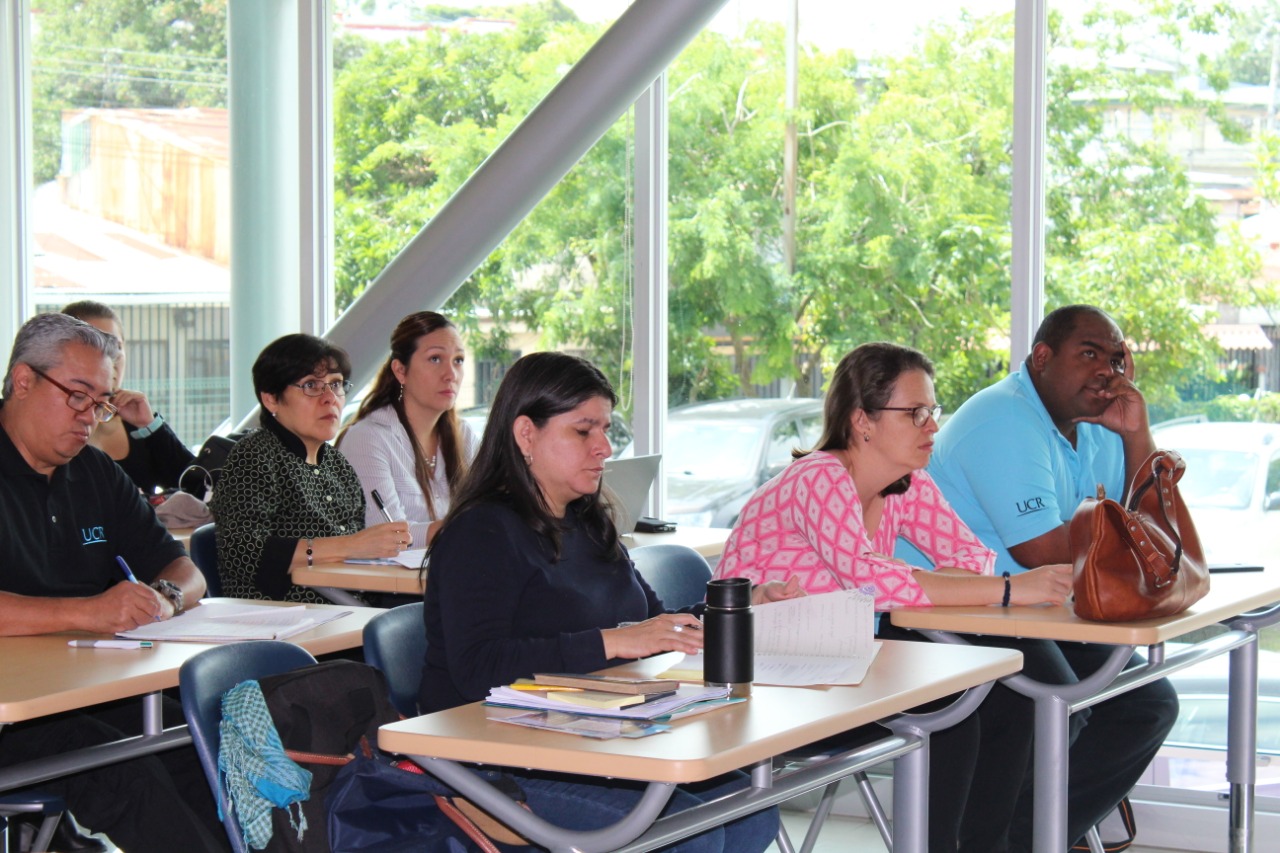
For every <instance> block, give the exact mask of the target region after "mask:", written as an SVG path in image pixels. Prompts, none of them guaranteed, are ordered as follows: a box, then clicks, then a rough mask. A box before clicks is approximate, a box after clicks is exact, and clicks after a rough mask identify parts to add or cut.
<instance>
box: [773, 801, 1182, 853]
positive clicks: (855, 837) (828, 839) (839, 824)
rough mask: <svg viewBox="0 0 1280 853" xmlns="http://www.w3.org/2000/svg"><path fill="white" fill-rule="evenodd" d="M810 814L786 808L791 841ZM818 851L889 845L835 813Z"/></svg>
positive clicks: (798, 838) (871, 851) (1144, 851)
mask: <svg viewBox="0 0 1280 853" xmlns="http://www.w3.org/2000/svg"><path fill="white" fill-rule="evenodd" d="M809 818H810V815H809V814H808V813H807V812H794V811H788V810H786V809H784V810H783V812H782V823H783V826H785V827H786V828H787V834H788V835H790V836H791V843H792V844H793V845H795V847H796V848H797V849H799V847H800V845H801V843H803V841H804V833H805V830H806V829H808V827H809ZM813 849H814V853H864V851H865V853H882V851H884V850H885V849H886V848H885V846H884V842H883V841H881V840H880V833H879V832H878V831H877V830H876V828H875V826H874V825H873V824H872V823H871V822H870V821H867V820H860V819H857V818H849V817H841V816H832V817H831V818H829V819H828V820H827V822H826V824H825V825H824V826H823V827H822V833H821V834H820V835H819V836H818V843H817V845H816V846H815V847H814V848H813ZM777 851H778V845H776V844H775V845H773V846H772V847H770V848H769V853H777ZM1129 853H1169V851H1165V850H1161V849H1157V848H1154V847H1130V848H1129Z"/></svg>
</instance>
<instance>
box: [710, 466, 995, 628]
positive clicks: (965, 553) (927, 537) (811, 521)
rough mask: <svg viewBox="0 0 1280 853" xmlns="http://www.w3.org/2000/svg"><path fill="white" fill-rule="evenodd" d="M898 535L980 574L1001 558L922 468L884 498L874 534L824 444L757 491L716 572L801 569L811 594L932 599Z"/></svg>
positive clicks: (755, 576)
mask: <svg viewBox="0 0 1280 853" xmlns="http://www.w3.org/2000/svg"><path fill="white" fill-rule="evenodd" d="M899 536H903V537H905V538H906V539H907V540H908V541H910V542H911V543H912V544H914V545H915V546H916V547H917V548H919V549H920V550H921V551H922V552H924V553H925V554H926V555H927V556H928V557H929V558H930V559H932V560H933V561H934V565H935V566H945V567H949V568H959V569H964V570H967V571H970V572H973V573H974V574H980V575H989V574H991V573H992V571H993V569H994V566H995V559H996V557H995V552H994V551H992V550H991V549H990V548H987V547H986V546H985V545H983V544H982V542H981V541H980V540H979V539H978V537H977V536H975V535H974V534H973V532H972V531H970V530H969V528H968V527H966V526H965V523H964V522H963V521H961V520H960V518H959V516H957V515H956V514H955V512H954V511H953V510H952V509H951V506H950V505H949V504H948V503H947V502H946V500H945V499H944V498H943V497H942V492H941V491H940V490H939V489H938V487H937V485H935V484H934V482H933V480H932V479H931V478H930V477H929V475H928V474H927V473H925V472H924V471H916V472H915V473H913V474H912V475H911V486H910V487H909V488H908V489H907V491H906V492H905V493H904V494H901V495H890V496H889V497H887V498H885V501H884V511H883V513H882V516H881V519H880V526H879V527H878V528H877V529H876V532H875V538H874V539H872V538H870V537H869V536H868V535H867V528H866V525H865V524H864V523H863V520H862V502H861V501H860V500H858V492H857V489H856V488H855V486H854V482H853V477H851V476H850V475H849V472H848V471H847V470H846V469H845V467H844V465H843V464H842V463H841V462H840V460H839V459H837V458H836V457H834V456H832V455H831V454H830V453H826V452H824V451H821V450H818V451H814V452H813V453H810V454H809V455H808V456H805V457H804V458H802V459H798V460H796V461H795V462H792V463H791V464H790V465H789V466H788V467H787V469H786V470H785V471H783V472H782V473H781V474H779V475H778V476H776V477H774V478H773V479H772V480H770V481H769V482H767V483H765V484H764V485H763V486H761V487H760V488H759V489H758V490H757V491H756V493H755V494H754V495H752V496H751V499H750V500H748V501H747V504H746V506H744V507H743V508H742V514H741V515H740V516H739V517H738V524H737V526H736V527H735V528H734V530H733V532H732V533H731V534H730V535H729V541H728V542H727V543H726V545H725V551H724V556H723V557H721V559H720V564H719V566H717V567H716V577H722V578H729V577H747V578H750V579H751V580H752V581H753V582H754V583H764V582H765V581H771V580H778V581H786V580H787V579H789V578H790V577H791V576H792V575H796V576H798V577H799V578H800V585H801V586H802V587H804V589H805V590H806V591H807V592H809V593H810V594H814V593H821V592H832V591H833V590H838V589H863V590H866V591H867V592H870V593H872V594H874V595H875V599H876V604H875V607H876V610H893V609H895V608H898V607H915V606H928V605H930V604H932V602H930V601H929V597H928V596H927V595H925V593H924V590H922V589H921V588H920V584H919V583H917V582H916V580H915V578H914V577H913V572H915V571H916V570H917V567H915V566H910V565H907V564H906V563H903V562H901V561H898V560H894V559H893V548H894V542H895V541H896V540H897V538H898V537H899ZM886 555H887V556H886Z"/></svg>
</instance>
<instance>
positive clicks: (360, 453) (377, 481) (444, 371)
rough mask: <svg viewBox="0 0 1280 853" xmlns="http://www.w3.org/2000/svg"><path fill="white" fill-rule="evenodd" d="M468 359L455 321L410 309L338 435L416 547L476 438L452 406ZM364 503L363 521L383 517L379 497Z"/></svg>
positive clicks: (368, 487)
mask: <svg viewBox="0 0 1280 853" xmlns="http://www.w3.org/2000/svg"><path fill="white" fill-rule="evenodd" d="M465 360H466V351H465V350H464V349H463V346H462V338H460V337H459V336H458V330H457V328H455V327H454V325H453V324H452V323H450V322H449V321H448V320H447V319H445V318H444V317H443V316H442V315H440V314H437V313H436V312H435V311H418V312H417V313H414V314H410V315H409V316H407V317H405V318H404V319H403V320H401V321H400V322H399V324H397V325H396V328H395V331H394V332H392V333H391V357H390V358H388V359H387V361H386V363H385V364H383V365H382V369H381V370H380V371H378V378H377V379H376V380H374V384H373V390H372V391H371V392H370V393H369V395H368V396H367V397H365V399H364V402H362V403H361V404H360V410H359V411H358V412H357V413H356V419H355V421H354V422H353V423H352V424H351V426H350V427H348V428H347V429H346V431H345V432H344V433H343V434H342V435H341V436H340V437H339V439H338V444H339V446H340V447H341V449H342V453H343V455H344V456H346V457H347V460H348V461H350V462H351V466H352V467H353V468H355V469H356V474H357V475H359V477H360V483H361V485H362V486H363V487H364V490H365V492H366V495H367V494H368V493H369V492H372V491H374V490H375V489H376V490H377V492H378V494H379V495H380V496H381V497H382V501H383V503H384V504H385V506H386V511H387V513H388V514H389V515H390V516H391V517H392V518H393V519H396V520H399V519H402V518H403V519H405V520H407V521H408V522H409V532H410V533H411V534H412V535H413V544H414V547H423V546H425V545H426V544H427V543H428V542H430V541H431V538H432V537H433V536H434V535H435V532H436V528H437V527H439V519H441V518H443V517H444V514H445V513H446V512H447V511H448V509H449V497H450V495H451V494H452V493H453V491H454V489H456V488H457V486H458V484H459V483H460V482H461V481H462V475H463V473H464V472H465V471H466V468H467V465H469V464H470V462H471V460H472V459H473V458H474V457H475V454H476V448H477V447H478V445H479V439H478V438H477V437H476V434H475V433H474V432H473V431H472V430H471V428H470V427H469V426H467V425H466V423H465V422H463V421H462V420H461V419H460V418H459V417H458V415H457V412H456V411H455V409H454V404H455V403H456V402H457V399H458V391H459V387H460V386H461V384H462V366H463V363H464V362H465ZM365 507H366V509H365V523H366V524H375V523H378V522H381V521H385V519H384V518H383V517H382V512H381V511H380V510H379V509H378V506H377V504H376V502H375V501H373V500H372V499H368V500H367V501H366V503H365Z"/></svg>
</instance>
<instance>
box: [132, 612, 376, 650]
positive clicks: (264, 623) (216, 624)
mask: <svg viewBox="0 0 1280 853" xmlns="http://www.w3.org/2000/svg"><path fill="white" fill-rule="evenodd" d="M350 613H351V611H350V610H337V609H334V608H329V607H324V608H319V607H316V608H312V607H307V606H306V605H303V604H297V605H291V606H285V607H278V606H272V605H266V604H224V603H221V602H211V603H208V604H201V605H200V606H199V607H193V608H191V609H190V610H188V611H186V612H185V613H180V614H179V615H177V616H175V617H173V618H172V619H167V620H165V621H163V622H156V623H154V624H151V625H142V626H139V627H137V628H134V629H133V630H132V631H121V632H119V633H118V634H116V636H117V637H125V638H127V639H130V640H174V641H177V642H185V643H236V642H239V641H241V640H283V639H285V638H286V637H292V636H294V635H295V634H301V633H302V632H303V631H309V630H311V629H312V628H314V627H316V626H317V625H321V624H323V623H325V622H329V621H332V620H334V619H340V618H341V617H343V616H346V615H348V614H350Z"/></svg>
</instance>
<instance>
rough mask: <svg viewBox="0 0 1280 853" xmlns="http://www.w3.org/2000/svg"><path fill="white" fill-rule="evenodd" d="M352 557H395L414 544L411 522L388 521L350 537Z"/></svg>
mask: <svg viewBox="0 0 1280 853" xmlns="http://www.w3.org/2000/svg"><path fill="white" fill-rule="evenodd" d="M347 538H349V539H350V550H351V553H350V554H349V555H348V556H350V557H394V556H396V555H397V554H399V553H400V552H401V551H403V550H405V549H406V548H408V547H410V546H412V545H413V537H412V536H411V535H409V522H407V521H386V522H383V523H382V524H375V525H373V526H372V527H366V528H365V529H364V530H361V531H360V532H359V533H353V534H351V536H350V537H347Z"/></svg>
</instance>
